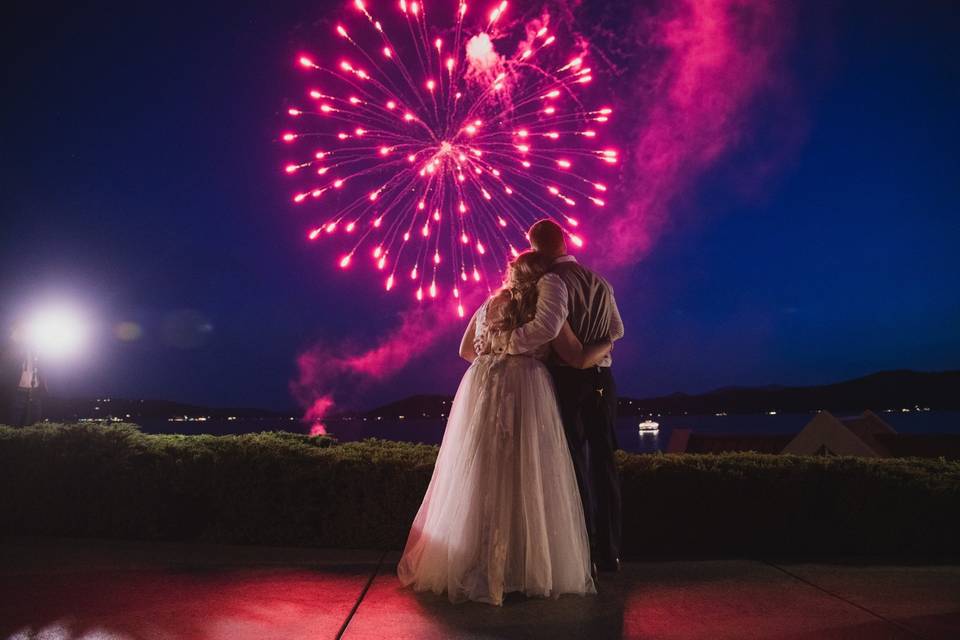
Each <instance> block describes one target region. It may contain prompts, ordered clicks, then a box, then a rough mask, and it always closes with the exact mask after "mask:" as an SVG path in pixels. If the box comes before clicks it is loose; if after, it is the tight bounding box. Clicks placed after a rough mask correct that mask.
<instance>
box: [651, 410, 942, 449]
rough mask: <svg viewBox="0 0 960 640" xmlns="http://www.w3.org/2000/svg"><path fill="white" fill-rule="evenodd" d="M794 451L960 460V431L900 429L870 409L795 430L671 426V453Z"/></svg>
mask: <svg viewBox="0 0 960 640" xmlns="http://www.w3.org/2000/svg"><path fill="white" fill-rule="evenodd" d="M733 451H754V452H757V453H792V454H797V455H827V456H829V455H836V456H860V457H868V458H891V457H893V458H902V457H920V458H936V457H945V458H947V459H951V460H960V435H955V434H922V435H917V434H909V435H904V434H899V433H897V432H896V431H895V430H894V429H893V427H891V426H890V425H889V424H887V423H886V422H884V421H883V420H881V419H880V417H879V416H877V415H876V414H875V413H873V412H872V411H869V410H868V411H864V412H863V414H861V415H859V416H852V417H845V418H837V417H835V416H834V415H833V414H831V413H830V412H829V411H821V412H819V413H817V415H815V416H814V417H813V419H811V420H810V422H808V423H807V425H806V426H805V427H804V428H803V429H801V430H800V432H799V433H796V434H792V435H791V434H785V435H783V434H778V435H753V434H708V433H696V432H694V431H693V430H692V429H679V428H677V429H673V431H672V432H671V433H670V441H669V443H668V444H667V453H725V452H733Z"/></svg>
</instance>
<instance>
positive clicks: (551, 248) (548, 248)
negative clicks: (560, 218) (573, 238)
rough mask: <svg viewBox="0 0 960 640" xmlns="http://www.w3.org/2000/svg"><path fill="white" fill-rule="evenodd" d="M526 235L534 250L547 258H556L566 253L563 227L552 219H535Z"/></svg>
mask: <svg viewBox="0 0 960 640" xmlns="http://www.w3.org/2000/svg"><path fill="white" fill-rule="evenodd" d="M527 237H528V238H529V239H530V246H531V247H532V248H533V250H534V251H537V252H539V253H542V254H543V255H545V256H547V257H549V258H557V257H560V256H562V255H566V253H567V243H566V241H565V240H564V239H563V229H562V228H561V227H560V225H558V224H557V223H556V222H554V221H553V220H546V219H544V220H537V221H536V222H534V223H533V226H532V227H530V230H529V231H528V232H527Z"/></svg>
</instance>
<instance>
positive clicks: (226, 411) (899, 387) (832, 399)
mask: <svg viewBox="0 0 960 640" xmlns="http://www.w3.org/2000/svg"><path fill="white" fill-rule="evenodd" d="M452 401H453V397H452V396H447V395H436V394H432V395H430V394H423V395H415V396H410V397H408V398H403V399H402V400H397V401H396V402H391V403H389V404H385V405H383V406H380V407H377V408H375V409H372V410H370V411H358V412H351V413H343V414H339V415H337V416H330V418H329V419H334V420H335V419H337V418H347V417H366V418H376V417H381V418H388V419H397V418H398V417H399V416H403V417H404V418H407V419H416V418H439V417H442V416H446V415H447V414H448V413H450V404H451V402H452ZM905 407H906V408H913V407H922V408H929V409H931V410H941V411H943V410H960V371H942V372H931V373H926V372H919V371H883V372H880V373H874V374H871V375H868V376H864V377H862V378H856V379H854V380H847V381H844V382H837V383H834V384H824V385H816V386H810V387H784V386H779V385H766V386H763V387H724V388H721V389H716V390H714V391H710V392H707V393H702V394H693V395H691V394H686V393H673V394H670V395H667V396H660V397H656V398H642V399H641V398H629V397H621V398H620V409H619V410H620V415H624V416H629V415H647V414H657V413H659V414H664V415H682V414H688V415H703V414H713V413H731V414H736V413H740V414H743V413H765V412H768V411H777V412H779V413H804V412H810V411H817V410H819V409H826V410H828V411H832V412H835V413H841V414H842V413H858V412H860V411H863V410H864V409H873V410H875V411H882V410H884V409H901V408H905ZM44 415H45V416H46V417H47V418H48V419H50V420H78V419H80V418H103V419H109V418H111V417H115V418H120V419H127V420H132V421H136V420H138V419H147V420H149V419H158V418H163V419H168V418H176V417H183V416H188V417H199V416H206V417H207V418H211V419H226V418H228V417H234V418H236V419H244V418H267V419H269V418H283V419H289V418H291V417H296V418H299V415H298V414H296V413H293V412H283V411H270V410H268V409H256V408H249V407H248V408H243V407H239V408H238V407H234V408H229V407H220V408H215V407H203V406H198V405H191V404H184V403H179V402H170V401H167V400H129V399H122V398H99V399H62V398H60V399H58V398H49V399H48V400H47V401H46V402H45V404H44Z"/></svg>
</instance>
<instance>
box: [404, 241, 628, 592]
mask: <svg viewBox="0 0 960 640" xmlns="http://www.w3.org/2000/svg"><path fill="white" fill-rule="evenodd" d="M545 272H546V263H545V260H544V259H543V257H542V256H541V255H539V254H537V253H536V252H534V251H527V252H525V253H522V254H520V256H519V257H517V258H516V259H515V260H514V261H513V262H511V263H510V264H509V266H508V269H507V276H506V281H505V283H504V285H503V287H502V288H501V289H500V290H499V291H498V292H497V293H495V294H494V295H493V296H492V297H490V298H489V299H488V300H487V301H486V302H484V303H483V304H482V305H481V306H480V308H479V309H478V310H477V312H476V313H475V314H474V316H473V319H472V320H471V321H470V325H469V327H468V328H467V331H466V333H465V334H464V336H463V342H462V343H461V346H460V355H461V356H462V357H463V358H465V359H466V360H468V361H470V362H471V363H472V364H471V365H470V368H469V369H468V370H467V373H466V374H465V375H464V376H463V380H462V381H461V382H460V388H459V389H458V390H457V395H456V398H455V399H454V401H453V406H452V407H451V410H450V417H449V419H448V420H447V426H446V431H445V433H444V436H443V443H442V444H441V446H440V453H439V455H438V457H437V463H436V467H435V468H434V472H433V477H432V478H431V480H430V486H429V488H428V489H427V493H426V495H425V496H424V498H423V504H422V505H421V506H420V510H419V512H418V513H417V517H416V519H415V520H414V522H413V527H412V528H411V529H410V535H409V538H408V539H407V545H406V548H405V549H404V552H403V557H402V558H401V559H400V563H399V565H398V567H397V573H398V575H399V577H400V581H401V582H402V583H403V585H404V586H412V587H413V588H414V589H415V590H417V591H427V590H429V591H433V592H435V593H437V594H440V593H443V592H444V591H446V592H447V595H448V597H449V598H450V601H451V602H462V601H464V600H476V601H480V602H487V603H490V604H495V605H501V604H503V598H504V594H506V593H510V592H513V591H518V592H521V593H524V594H526V595H527V596H543V597H557V596H559V595H560V594H563V593H576V594H586V593H596V588H595V585H594V582H593V579H592V578H591V562H590V545H589V542H588V540H587V531H586V527H585V525H584V518H583V507H582V505H581V502H580V495H579V493H578V490H577V482H576V478H575V477H574V471H573V463H572V461H571V459H570V453H569V450H568V449H567V442H566V438H565V437H564V432H563V426H562V424H561V421H560V413H559V410H558V408H557V400H556V396H555V392H554V387H553V381H552V380H551V378H550V375H549V373H548V372H547V369H546V367H545V366H544V364H543V362H542V360H544V359H546V358H547V357H548V355H550V351H551V346H552V348H553V350H554V351H555V352H556V355H557V356H559V357H560V358H562V359H563V360H564V361H565V362H566V363H567V364H570V365H572V366H577V367H581V368H586V367H589V366H593V365H595V364H596V363H597V362H599V361H600V360H601V359H602V358H603V357H604V356H605V355H606V354H607V353H608V352H609V351H610V342H609V341H605V342H602V343H598V344H595V345H588V346H584V345H581V344H580V342H579V340H577V338H576V336H574V334H573V331H572V330H571V329H570V326H569V325H567V326H565V327H564V329H563V331H561V333H560V335H559V336H558V337H557V338H556V339H555V340H554V341H553V342H552V343H549V344H543V345H541V346H540V347H539V348H537V349H535V350H534V351H533V352H531V353H528V354H525V355H522V356H514V355H507V354H506V347H507V344H508V343H509V339H510V332H511V331H512V330H513V329H516V328H517V327H519V326H520V325H522V324H524V323H525V322H528V321H530V320H531V319H532V318H533V316H534V314H535V311H536V307H537V281H538V280H539V279H540V277H541V276H542V275H543V274H544V273H545Z"/></svg>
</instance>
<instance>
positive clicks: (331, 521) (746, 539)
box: [0, 423, 960, 557]
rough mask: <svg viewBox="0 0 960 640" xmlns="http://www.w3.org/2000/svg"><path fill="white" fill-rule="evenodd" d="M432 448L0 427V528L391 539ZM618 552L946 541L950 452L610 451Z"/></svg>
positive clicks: (952, 547) (122, 429)
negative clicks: (617, 478)
mask: <svg viewBox="0 0 960 640" xmlns="http://www.w3.org/2000/svg"><path fill="white" fill-rule="evenodd" d="M436 452H437V448H436V447H433V446H428V445H415V444H408V443H397V442H390V441H383V440H366V441H364V442H359V443H344V444H338V443H336V441H335V440H333V439H331V438H327V437H322V436H321V437H309V436H301V435H296V434H290V433H284V432H265V433H258V434H249V435H240V436H206V435H197V436H177V435H147V434H144V433H142V432H140V431H139V430H138V428H137V427H136V426H135V425H125V424H115V425H100V424H90V423H86V424H78V425H59V424H42V425H39V426H34V427H29V428H25V429H11V428H8V427H0V483H2V487H3V488H2V493H0V495H2V499H0V532H3V533H5V534H13V535H58V536H98V537H123V538H146V539H181V540H204V541H216V542H225V543H247V544H250V543H262V544H282V545H310V546H323V547H345V548H363V547H366V548H392V549H397V548H401V547H402V546H403V543H404V541H405V539H406V534H407V530H408V528H409V526H410V523H411V522H412V520H413V517H414V515H415V514H416V511H417V508H418V507H419V505H420V500H421V499H422V497H423V493H424V491H425V490H426V487H427V484H428V482H429V480H430V474H431V473H432V470H433V463H434V460H435V458H436ZM618 462H619V464H620V466H621V471H622V476H623V503H624V523H623V526H624V555H625V556H627V557H635V556H640V555H664V554H677V553H679V554H697V555H702V554H738V555H740V554H745V555H757V554H806V553H809V554H814V553H815V554H851V553H852V554H858V553H859V554H890V553H895V554H923V555H929V554H944V553H948V554H952V553H955V552H956V550H957V541H958V540H960V463H957V462H947V461H944V460H942V459H940V460H928V459H886V460H875V459H863V458H832V457H828V458H819V457H799V456H774V455H761V454H751V453H737V454H723V455H693V454H681V455H660V454H658V455H633V454H626V453H622V452H621V453H618Z"/></svg>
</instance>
